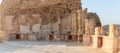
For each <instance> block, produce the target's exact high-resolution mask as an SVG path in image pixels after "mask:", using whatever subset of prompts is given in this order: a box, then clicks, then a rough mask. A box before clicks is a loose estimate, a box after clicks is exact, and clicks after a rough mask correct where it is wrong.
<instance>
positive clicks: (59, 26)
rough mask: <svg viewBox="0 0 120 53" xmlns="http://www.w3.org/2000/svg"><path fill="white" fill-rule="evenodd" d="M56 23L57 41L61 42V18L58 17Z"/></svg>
mask: <svg viewBox="0 0 120 53" xmlns="http://www.w3.org/2000/svg"><path fill="white" fill-rule="evenodd" d="M57 19H58V22H57V40H61V17H58V18H57Z"/></svg>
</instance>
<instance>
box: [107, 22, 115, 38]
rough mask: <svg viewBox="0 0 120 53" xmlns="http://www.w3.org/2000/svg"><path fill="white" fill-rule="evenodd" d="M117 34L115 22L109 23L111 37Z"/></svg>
mask: <svg viewBox="0 0 120 53" xmlns="http://www.w3.org/2000/svg"><path fill="white" fill-rule="evenodd" d="M115 36H116V26H115V24H110V25H109V37H115Z"/></svg>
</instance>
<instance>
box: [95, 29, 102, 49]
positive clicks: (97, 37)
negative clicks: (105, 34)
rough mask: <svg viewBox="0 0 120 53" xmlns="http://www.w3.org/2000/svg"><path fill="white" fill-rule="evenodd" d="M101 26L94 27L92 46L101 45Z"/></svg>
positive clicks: (97, 46)
mask: <svg viewBox="0 0 120 53" xmlns="http://www.w3.org/2000/svg"><path fill="white" fill-rule="evenodd" d="M100 31H101V27H96V28H95V36H93V47H94V48H101V47H102V37H101V32H100Z"/></svg>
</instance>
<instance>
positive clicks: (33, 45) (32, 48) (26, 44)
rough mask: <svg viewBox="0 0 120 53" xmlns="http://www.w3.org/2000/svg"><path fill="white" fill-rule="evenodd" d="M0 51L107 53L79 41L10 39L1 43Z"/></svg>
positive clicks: (23, 52) (16, 52)
mask: <svg viewBox="0 0 120 53" xmlns="http://www.w3.org/2000/svg"><path fill="white" fill-rule="evenodd" d="M0 53H105V52H104V51H103V50H101V49H94V48H91V47H89V46H83V45H82V44H78V43H66V42H42V41H40V42H37V41H36V42H31V41H9V42H5V43H0Z"/></svg>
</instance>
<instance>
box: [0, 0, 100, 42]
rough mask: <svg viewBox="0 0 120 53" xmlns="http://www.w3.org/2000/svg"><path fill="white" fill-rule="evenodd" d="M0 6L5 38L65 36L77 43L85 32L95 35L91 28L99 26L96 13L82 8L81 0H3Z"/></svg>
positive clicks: (38, 38)
mask: <svg viewBox="0 0 120 53" xmlns="http://www.w3.org/2000/svg"><path fill="white" fill-rule="evenodd" d="M0 7H1V8H0V9H1V10H0V12H1V13H0V16H1V17H0V23H1V25H0V30H1V31H5V32H6V36H7V40H16V39H27V40H29V39H30V40H31V39H32V40H33V39H34V40H40V39H45V40H46V39H52V37H55V38H54V39H57V40H63V39H65V37H67V40H74V41H78V42H79V41H82V40H81V38H80V37H83V35H84V34H87V33H90V34H94V28H95V27H98V26H101V22H100V20H99V17H98V16H97V14H96V13H88V12H87V8H85V9H83V8H82V3H81V0H3V2H2V3H1V5H0ZM91 24H92V25H91ZM35 25H36V27H34V26H35ZM23 26H24V29H21V28H22V27H23ZM25 27H26V28H27V30H26V31H25ZM33 28H36V29H37V30H38V31H36V32H35V31H34V30H33ZM85 29H86V30H85ZM87 29H89V30H90V31H88V30H87ZM49 35H51V36H49ZM33 37H34V38H33ZM50 37H51V38H50Z"/></svg>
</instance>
